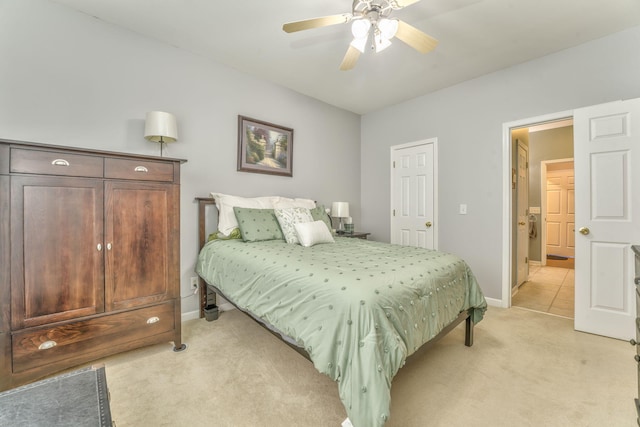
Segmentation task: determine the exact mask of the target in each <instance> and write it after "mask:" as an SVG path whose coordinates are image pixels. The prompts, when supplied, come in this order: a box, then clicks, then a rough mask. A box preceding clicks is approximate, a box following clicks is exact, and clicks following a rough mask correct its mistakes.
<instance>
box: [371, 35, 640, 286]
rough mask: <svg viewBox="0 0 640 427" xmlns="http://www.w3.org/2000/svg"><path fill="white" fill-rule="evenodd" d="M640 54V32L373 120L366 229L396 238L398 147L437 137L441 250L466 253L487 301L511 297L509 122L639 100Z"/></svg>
mask: <svg viewBox="0 0 640 427" xmlns="http://www.w3.org/2000/svg"><path fill="white" fill-rule="evenodd" d="M639 51H640V27H635V28H633V29H630V30H627V31H623V32H620V33H617V34H614V35H611V36H608V37H605V38H602V39H598V40H595V41H592V42H590V43H586V44H583V45H581V46H578V47H575V48H572V49H567V50H564V51H561V52H558V53H556V54H553V55H549V56H546V57H543V58H540V59H537V60H534V61H531V62H527V63H523V64H521V65H518V66H515V67H511V68H508V69H505V70H502V71H500V72H496V73H492V74H488V75H486V76H483V77H480V78H477V79H474V80H469V81H467V82H464V83H462V84H459V85H456V86H453V87H450V88H447V89H444V90H441V91H438V92H435V93H433V94H430V95H426V96H421V97H418V98H415V99H413V100H411V101H408V102H404V103H402V104H399V105H395V106H392V107H389V108H385V109H383V110H380V111H376V112H373V113H370V114H366V115H365V116H363V117H362V150H361V159H362V163H361V168H362V227H360V228H361V229H363V230H367V231H370V232H372V233H373V238H375V239H378V240H383V241H389V206H390V205H389V203H390V202H389V185H390V181H389V147H390V146H392V145H396V144H401V143H406V142H411V141H417V140H422V139H426V138H431V137H437V138H438V156H439V159H438V160H439V166H438V170H439V177H438V182H439V190H438V191H439V206H438V209H439V218H440V224H439V227H440V228H439V230H438V232H439V243H440V249H441V250H444V251H449V252H454V253H457V254H459V255H461V256H462V258H464V259H465V260H466V261H467V262H468V263H469V265H470V266H471V268H472V269H473V271H474V272H475V274H476V276H477V277H478V280H479V283H480V285H481V286H482V288H483V290H484V292H485V295H486V296H488V297H489V298H494V299H502V283H501V282H502V277H501V275H502V259H503V256H504V254H503V253H502V252H503V251H502V238H503V236H502V224H503V221H505V218H503V217H502V216H503V197H502V193H503V191H502V173H503V172H502V144H503V140H502V126H503V124H504V123H508V122H512V121H516V120H522V119H527V118H532V117H536V116H540V115H544V114H549V113H556V112H562V111H567V110H573V109H575V108H578V107H584V106H589V105H594V104H600V103H604V102H608V101H613V100H618V99H622V98H637V97H640V78H639V77H638V76H640V55H638V52H639ZM424 78H429V76H428V75H425V76H424ZM460 203H466V204H467V205H468V214H467V215H459V214H458V205H459V204H460Z"/></svg>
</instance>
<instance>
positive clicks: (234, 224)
mask: <svg viewBox="0 0 640 427" xmlns="http://www.w3.org/2000/svg"><path fill="white" fill-rule="evenodd" d="M211 197H213V198H214V199H215V201H216V206H217V207H218V231H220V232H221V233H222V234H224V235H225V236H228V235H229V233H231V232H232V231H233V229H234V228H238V220H237V219H236V215H235V213H234V212H233V207H234V206H237V207H239V208H254V209H273V203H274V202H276V201H278V200H279V199H280V197H278V196H266V197H253V198H246V197H238V196H230V195H228V194H222V193H211Z"/></svg>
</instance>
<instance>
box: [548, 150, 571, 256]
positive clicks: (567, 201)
mask: <svg viewBox="0 0 640 427" xmlns="http://www.w3.org/2000/svg"><path fill="white" fill-rule="evenodd" d="M555 165H558V164H555ZM555 165H551V167H550V168H549V169H548V171H547V182H546V186H547V200H546V209H547V212H546V227H547V229H546V237H547V238H546V240H547V241H546V251H547V254H548V255H559V256H564V257H569V258H573V257H574V255H575V224H574V222H575V190H574V187H575V179H574V173H573V163H571V169H555V170H554V169H553V167H554V166H555ZM560 165H562V164H560ZM555 167H557V166H555Z"/></svg>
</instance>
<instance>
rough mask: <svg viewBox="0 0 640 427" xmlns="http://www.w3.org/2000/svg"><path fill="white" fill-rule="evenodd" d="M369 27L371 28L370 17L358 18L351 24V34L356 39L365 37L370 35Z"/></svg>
mask: <svg viewBox="0 0 640 427" xmlns="http://www.w3.org/2000/svg"><path fill="white" fill-rule="evenodd" d="M369 28H371V21H369V20H368V19H357V20H355V21H353V24H351V34H353V37H355V38H356V39H365V40H366V38H367V36H368V35H369Z"/></svg>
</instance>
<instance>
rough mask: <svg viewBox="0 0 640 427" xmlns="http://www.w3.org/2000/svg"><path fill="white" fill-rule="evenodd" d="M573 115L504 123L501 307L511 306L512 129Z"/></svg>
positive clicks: (560, 114)
mask: <svg viewBox="0 0 640 427" xmlns="http://www.w3.org/2000/svg"><path fill="white" fill-rule="evenodd" d="M572 117H573V110H568V111H562V112H557V113H550V114H545V115H543V116H537V117H531V118H528V119H521V120H516V121H513V122H507V123H503V124H502V298H501V301H500V303H501V305H500V306H501V307H504V308H508V307H511V263H512V259H513V258H512V257H513V236H512V233H511V228H512V224H513V215H512V200H511V191H512V190H511V167H512V165H511V158H512V157H511V156H512V150H511V129H513V128H520V127H525V126H528V125H533V124H540V123H544V122H553V121H557V120H561V119H567V118H572Z"/></svg>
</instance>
